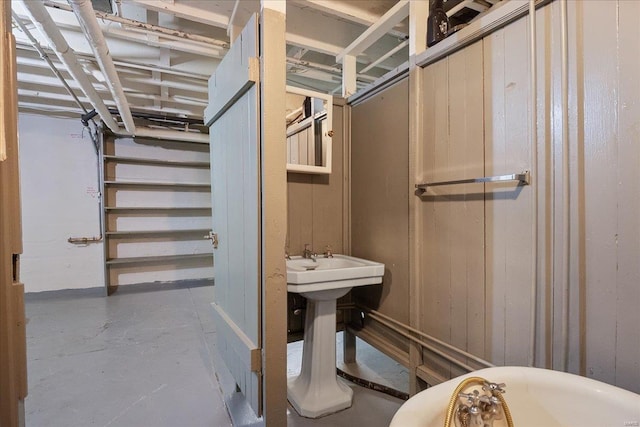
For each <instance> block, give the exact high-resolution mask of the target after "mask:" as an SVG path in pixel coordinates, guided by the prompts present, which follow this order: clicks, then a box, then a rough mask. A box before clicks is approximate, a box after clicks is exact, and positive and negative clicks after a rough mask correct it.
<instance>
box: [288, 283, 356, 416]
mask: <svg viewBox="0 0 640 427" xmlns="http://www.w3.org/2000/svg"><path fill="white" fill-rule="evenodd" d="M348 291H349V288H348V289H335V290H332V292H331V291H320V292H310V293H308V294H305V293H303V294H302V295H303V296H305V297H306V298H307V314H306V317H305V322H304V344H303V348H302V369H301V372H300V375H299V376H297V377H295V378H292V379H290V380H289V381H288V384H287V398H288V399H289V402H291V405H293V407H294V408H295V410H296V411H297V412H298V413H299V414H300V415H302V416H303V417H308V418H318V417H321V416H323V415H328V414H331V413H334V412H337V411H340V410H342V409H346V408H349V407H350V406H351V402H352V399H353V390H351V388H349V386H347V385H346V384H345V383H344V382H343V381H342V379H340V378H338V376H337V375H336V300H337V299H338V298H340V297H341V296H342V295H345V294H346V293H347V292H348ZM340 294H341V295H340ZM336 295H337V296H336ZM309 297H311V298H309ZM319 298H323V299H319Z"/></svg>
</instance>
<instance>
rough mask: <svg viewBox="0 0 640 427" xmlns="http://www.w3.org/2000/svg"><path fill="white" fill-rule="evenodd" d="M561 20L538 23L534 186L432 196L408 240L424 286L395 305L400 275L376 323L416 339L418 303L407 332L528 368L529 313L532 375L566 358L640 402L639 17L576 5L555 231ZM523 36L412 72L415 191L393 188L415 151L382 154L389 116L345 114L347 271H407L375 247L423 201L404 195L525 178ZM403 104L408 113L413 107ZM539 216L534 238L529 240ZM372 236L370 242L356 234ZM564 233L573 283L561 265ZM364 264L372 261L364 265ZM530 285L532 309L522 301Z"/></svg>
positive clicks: (628, 6) (431, 366)
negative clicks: (417, 127)
mask: <svg viewBox="0 0 640 427" xmlns="http://www.w3.org/2000/svg"><path fill="white" fill-rule="evenodd" d="M559 8H560V5H559V2H552V3H551V4H549V5H547V6H545V7H543V8H541V9H540V10H538V12H537V14H538V28H537V42H538V66H537V70H538V83H537V93H536V103H537V106H538V115H537V135H538V139H537V145H536V146H535V150H536V151H537V156H538V157H537V158H538V168H537V170H534V171H532V176H533V182H532V185H530V186H524V187H517V186H515V185H514V184H473V185H471V184H469V185H460V186H447V187H436V188H434V189H430V190H429V191H428V192H427V194H426V195H425V196H423V197H422V198H421V199H420V202H418V203H417V208H416V212H417V215H418V220H419V221H420V223H421V226H420V227H417V230H419V231H420V232H421V234H420V235H418V236H417V237H416V240H417V241H419V245H418V247H419V251H418V256H417V259H418V260H419V262H418V264H419V265H418V270H419V274H418V275H417V281H416V282H417V283H411V286H408V287H407V288H406V289H403V290H402V291H399V290H400V289H401V287H400V286H399V285H398V280H397V279H398V276H396V275H394V277H393V284H394V288H393V289H394V291H395V290H398V291H399V292H397V293H389V294H388V295H387V296H386V298H383V299H382V300H381V302H380V303H379V307H380V309H381V310H385V312H386V314H388V315H390V316H392V317H393V318H395V319H396V320H398V321H401V322H406V323H409V322H408V320H407V319H414V316H413V315H412V316H410V317H409V316H408V315H407V313H408V311H409V307H410V305H409V301H410V299H411V298H413V297H414V296H415V295H419V296H420V298H421V299H420V302H419V304H416V305H415V306H417V307H418V311H419V313H417V314H418V315H417V316H415V319H418V320H417V322H416V321H414V322H413V324H412V325H411V326H413V327H415V328H418V329H419V330H421V331H423V332H425V333H427V334H430V335H433V336H434V337H436V338H439V339H441V340H443V341H445V342H447V343H450V344H452V345H454V346H456V347H458V348H460V349H462V350H465V351H468V352H470V353H472V354H474V355H476V356H479V357H481V358H484V359H486V360H488V361H489V362H491V363H494V364H497V365H503V364H508V365H527V364H529V363H530V360H531V357H532V350H533V345H532V340H531V333H532V331H533V328H534V325H533V324H532V322H531V307H532V305H533V304H534V303H535V307H536V315H537V316H536V318H537V322H536V324H535V327H536V328H535V329H536V335H535V359H534V360H535V365H537V366H544V367H549V368H554V369H562V368H563V365H564V361H563V359H564V357H563V356H564V353H565V351H566V352H568V365H567V369H568V370H569V371H570V372H575V373H579V374H581V375H585V376H588V377H591V378H595V379H598V380H602V381H605V382H607V383H612V384H616V385H618V386H621V387H624V388H626V389H629V390H632V391H635V392H638V391H640V385H639V384H640V329H638V327H637V325H638V323H640V310H638V309H637V306H638V304H640V263H638V259H640V168H638V165H639V164H640V143H638V140H639V139H640V138H639V137H640V114H639V113H640V111H639V109H640V103H639V102H638V100H639V99H640V83H638V79H637V76H638V75H640V56H638V51H640V30H639V28H640V4H639V3H638V2H631V1H623V0H620V1H607V0H602V1H595V0H594V1H589V2H569V29H568V35H569V115H568V117H569V135H570V136H569V148H568V153H566V154H567V155H568V157H569V182H570V188H569V193H568V201H569V222H568V225H565V223H564V221H563V215H562V206H563V204H564V202H565V200H567V199H566V197H567V196H565V195H564V194H563V191H562V190H563V185H564V183H563V181H562V175H563V167H564V165H563V163H562V158H563V152H562V150H563V141H562V115H563V111H562V102H561V57H560V52H561V48H560V38H561V33H560V9H559ZM528 31H529V21H528V18H527V17H525V18H522V19H520V20H518V21H516V22H514V23H512V24H510V25H508V26H506V27H504V28H502V29H500V30H498V31H496V32H494V33H492V34H490V35H489V36H486V37H485V38H484V39H482V40H480V41H478V42H476V43H474V44H472V45H469V46H467V47H465V48H464V49H462V50H460V51H458V52H456V53H454V54H452V55H450V56H449V57H447V58H444V59H442V60H440V61H439V62H437V63H434V64H432V65H429V66H427V67H426V68H424V69H423V70H422V71H421V76H420V79H421V80H422V83H421V84H420V85H416V86H415V87H416V88H420V87H422V90H421V94H420V96H421V97H422V99H423V100H424V110H423V122H422V123H421V125H422V127H423V129H424V133H423V138H422V139H421V140H420V141H419V142H418V145H419V147H418V149H416V150H413V151H415V152H417V153H421V158H420V161H419V162H417V164H422V165H423V167H422V168H421V170H416V172H415V174H416V176H415V177H410V181H411V182H408V183H406V184H408V185H403V184H400V183H399V182H396V181H394V177H396V176H401V175H402V174H407V170H409V169H408V166H407V165H410V164H411V162H412V161H413V160H412V159H408V161H407V162H404V164H403V162H399V163H395V162H394V159H396V157H395V154H397V155H399V156H403V155H404V156H407V155H408V151H407V149H406V148H407V147H408V145H409V142H408V138H406V137H402V138H401V137H398V138H390V137H389V135H388V134H385V133H384V129H386V128H388V127H393V126H396V125H397V123H398V121H399V117H402V116H400V114H399V113H398V111H400V110H395V109H387V110H386V115H385V114H382V113H381V111H384V108H379V109H378V110H375V109H374V110H370V109H368V106H373V105H375V103H376V102H380V100H379V99H378V97H380V96H381V95H377V96H376V97H374V98H372V99H371V100H367V101H365V102H363V103H362V104H360V105H358V106H355V107H353V120H352V121H353V123H352V157H353V169H352V181H351V183H352V187H351V192H352V195H353V196H352V212H353V216H352V221H353V222H352V228H353V234H352V247H353V249H354V251H353V253H354V254H355V255H361V256H365V257H368V258H371V259H376V260H381V261H383V262H386V263H387V265H394V266H397V265H403V264H404V265H406V264H407V263H408V257H404V256H402V257H400V258H399V259H398V260H397V264H396V263H395V262H389V261H387V260H386V259H385V257H386V255H387V254H386V252H385V251H386V246H385V245H380V246H378V245H375V244H373V243H372V242H376V241H385V242H387V243H388V236H389V233H390V230H392V229H393V230H396V234H398V233H399V232H398V231H397V230H398V229H399V228H401V227H402V224H403V223H404V222H406V219H407V217H408V213H405V214H401V215H399V217H397V218H396V221H389V222H385V221H378V219H380V218H381V217H382V216H384V214H385V212H386V210H387V208H386V207H385V206H386V205H398V206H400V207H398V212H400V211H402V210H403V209H404V210H405V212H408V207H407V204H409V202H408V201H407V200H408V199H407V197H416V196H414V195H413V191H412V186H413V182H412V181H413V180H415V182H416V183H417V182H429V181H441V180H450V179H462V178H473V177H480V176H489V175H500V174H511V173H520V172H522V171H524V170H530V169H531V167H532V144H531V132H532V129H531V124H530V123H531V122H530V114H531V96H532V94H531V85H530V67H531V64H530V61H529V35H528ZM412 75H413V74H412ZM411 87H414V86H411ZM386 93H387V92H385V93H383V94H386ZM404 99H405V102H406V101H408V99H409V97H408V96H407V95H406V92H405V98H404ZM401 102H402V101H400V103H401ZM359 111H362V112H363V113H366V114H358V112H359ZM390 111H393V114H391V113H390ZM402 121H404V120H402ZM370 129H375V130H377V132H371V131H369V130H370ZM360 156H362V157H360ZM377 159H385V161H383V162H379V161H378V160H377ZM359 162H361V164H359ZM402 168H407V169H406V170H402ZM374 182H375V183H376V185H372V184H373V183H374ZM387 186H389V187H387ZM534 186H535V187H534ZM389 188H393V189H395V191H396V192H398V193H401V194H400V195H397V194H394V192H393V190H392V191H389ZM534 188H536V189H537V195H538V197H537V199H536V200H534V197H533V196H534V194H535V192H534V191H533V190H534ZM375 192H377V196H378V201H377V202H375V203H374V202H372V201H371V200H370V197H371V196H372V195H373V194H376V193H375ZM407 193H408V194H407ZM366 195H369V197H366ZM403 197H404V198H403ZM536 201H537V213H538V224H539V229H538V234H537V235H535V234H534V232H533V231H534V230H533V221H534V207H535V204H534V203H535V202H536ZM358 213H359V214H358ZM403 215H406V217H405V216H403ZM389 218H393V217H392V216H390V217H389ZM362 221H364V222H362ZM367 223H372V224H373V223H376V226H372V227H368V229H367V233H361V232H360V229H361V228H362V227H364V225H363V224H367ZM567 226H568V227H569V239H568V245H569V271H568V272H567V271H565V269H564V268H563V263H562V256H563V254H562V251H563V248H564V247H566V246H565V245H566V244H567V241H566V240H565V239H564V235H565V228H564V227H567ZM534 239H537V243H538V253H537V256H536V254H535V253H534V251H533V249H534ZM358 248H370V249H371V250H368V251H366V252H364V251H363V252H362V253H358V252H357V249H358ZM535 261H537V262H535ZM535 265H537V282H534V277H535V276H534V272H536V270H534V266H535ZM567 275H568V277H569V281H568V293H565V290H564V289H565V286H566V281H565V279H564V278H565V277H567ZM397 285H398V287H397V288H396V286H397ZM534 285H535V287H536V292H535V295H536V300H535V301H533V300H532V296H531V295H532V292H531V290H532V286H534ZM565 295H567V296H568V302H569V304H568V321H569V323H568V324H569V333H568V336H567V337H565V336H564V335H563V332H562V322H563V318H564V316H566V315H567V312H566V307H567V304H566V302H567V300H566V299H565V298H566V297H565ZM364 300H365V301H367V300H366V299H364ZM367 302H368V303H369V304H374V303H375V302H371V301H367ZM412 307H413V305H412ZM373 308H375V306H374V307H373ZM463 362H467V363H468V362H469V361H465V360H463ZM422 367H423V368H424V370H423V371H424V372H430V373H431V374H433V375H432V376H431V378H433V379H436V380H437V379H438V378H440V379H443V378H447V377H449V376H452V375H456V374H459V373H461V372H462V371H461V370H460V369H459V368H457V367H456V365H452V364H451V363H449V362H448V361H446V360H445V359H442V358H439V357H438V356H436V355H435V354H433V353H430V352H429V351H424V352H423V366H422Z"/></svg>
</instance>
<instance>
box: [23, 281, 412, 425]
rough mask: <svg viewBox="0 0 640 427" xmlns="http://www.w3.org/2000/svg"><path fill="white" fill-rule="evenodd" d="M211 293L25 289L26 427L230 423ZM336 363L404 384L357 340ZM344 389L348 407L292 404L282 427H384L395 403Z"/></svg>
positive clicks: (295, 346) (296, 360)
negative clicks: (311, 411) (314, 415)
mask: <svg viewBox="0 0 640 427" xmlns="http://www.w3.org/2000/svg"><path fill="white" fill-rule="evenodd" d="M122 288H124V287H121V289H122ZM211 296H212V288H211V287H210V286H201V287H190V288H185V287H183V288H175V287H169V288H165V289H162V288H161V289H158V287H157V286H156V287H155V288H154V289H150V288H148V287H139V288H136V287H129V288H127V289H126V290H121V291H118V292H117V293H116V294H114V295H112V296H110V297H108V298H106V297H103V296H102V295H101V294H100V293H99V291H95V290H91V291H60V292H47V293H41V294H30V295H27V298H26V300H27V302H26V309H27V317H28V318H29V320H28V324H27V345H28V376H29V396H28V397H27V400H26V404H25V406H26V423H27V426H28V427H39V426H47V427H57V426H60V427H75V426H78V427H83V426H91V425H97V426H104V427H107V426H113V427H116V426H123V427H124V426H127V427H137V426H154V427H161V426H167V427H173V426H180V427H197V426H215V427H225V426H230V425H231V421H230V419H229V416H228V414H227V411H226V409H225V406H224V403H223V398H222V392H221V386H220V383H219V380H220V381H224V380H225V378H226V379H227V381H228V379H229V374H228V371H226V369H225V368H224V366H223V365H222V364H221V363H220V361H219V358H218V355H217V353H216V349H215V340H216V333H215V325H214V324H213V321H212V318H211V314H210V310H211V307H210V305H209V304H210V302H211ZM338 339H341V337H340V334H339V336H338ZM301 349H302V346H301V342H298V343H292V344H290V345H289V348H288V367H289V369H288V370H289V375H292V374H295V373H296V372H297V371H298V370H299V369H300V368H299V366H300V360H301ZM338 349H341V345H338ZM339 357H341V356H340V354H339ZM343 369H345V370H347V371H348V372H350V373H354V374H358V375H360V376H363V377H366V378H367V379H369V380H373V381H376V382H381V383H385V384H388V385H390V386H393V387H395V388H399V389H405V390H406V384H407V378H408V377H407V373H406V370H405V369H404V368H403V367H401V366H400V365H398V364H397V363H395V362H394V361H392V360H391V359H388V358H386V356H384V355H382V354H381V353H379V352H378V351H377V350H375V349H373V348H371V347H369V346H367V345H366V344H365V343H363V342H362V341H359V343H358V363H357V364H355V365H352V366H346V367H344V366H343ZM380 374H382V375H380ZM350 386H351V387H352V388H353V389H354V404H353V406H352V407H351V408H350V409H347V410H345V411H342V412H339V413H337V414H333V415H329V416H327V417H323V418H320V419H317V420H309V419H306V418H303V417H300V416H298V415H297V414H296V413H295V411H294V410H293V409H292V408H291V407H290V408H289V414H288V425H289V426H293V427H303V426H304V427H306V426H336V427H339V426H349V427H350V426H352V425H354V422H357V425H367V426H370V427H376V426H387V425H388V424H389V421H390V420H391V418H392V417H393V414H394V413H395V411H396V410H397V409H398V408H399V407H400V405H401V404H402V401H400V400H398V399H395V398H392V397H389V396H387V395H385V394H382V393H378V392H375V391H371V390H367V389H364V388H361V387H358V386H355V385H353V384H350Z"/></svg>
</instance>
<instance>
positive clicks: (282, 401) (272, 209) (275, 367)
mask: <svg viewBox="0 0 640 427" xmlns="http://www.w3.org/2000/svg"><path fill="white" fill-rule="evenodd" d="M261 9H262V13H261V25H260V33H261V34H260V43H261V49H260V52H261V56H262V57H261V61H260V64H261V70H260V75H261V86H260V90H261V100H262V108H261V149H262V227H263V228H262V248H263V251H262V263H263V265H262V271H263V288H262V346H263V356H264V357H263V365H262V369H263V371H262V372H263V376H264V377H263V399H262V400H263V411H264V412H263V414H264V421H265V426H267V427H271V426H274V427H276V426H285V425H287V276H286V271H287V270H286V265H285V259H284V247H285V239H286V233H287V171H286V158H287V154H286V143H285V141H286V128H285V120H284V117H285V109H286V106H285V93H286V42H285V17H286V3H285V1H283V0H269V1H267V0H262V2H261Z"/></svg>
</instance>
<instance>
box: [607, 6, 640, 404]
mask: <svg viewBox="0 0 640 427" xmlns="http://www.w3.org/2000/svg"><path fill="white" fill-rule="evenodd" d="M618 7H619V12H618V17H619V21H618V22H619V27H618V31H619V37H618V82H619V89H618V94H619V98H618V129H617V132H618V159H617V162H618V168H619V169H618V177H617V178H618V179H617V182H618V185H617V194H616V197H617V199H618V200H617V207H618V215H617V223H618V231H617V243H618V263H617V267H618V277H617V295H618V298H617V301H616V309H615V310H616V311H615V312H616V348H615V354H616V371H615V383H616V384H617V385H619V386H620V387H623V388H626V389H629V390H634V391H635V392H640V328H638V324H639V323H640V314H639V313H640V311H639V310H638V302H640V263H639V262H638V254H640V169H639V168H638V165H640V144H638V140H639V136H640V80H638V75H640V55H638V52H639V51H640V3H639V2H630V1H619V2H618ZM611 190H613V189H611ZM612 192H613V191H612Z"/></svg>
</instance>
